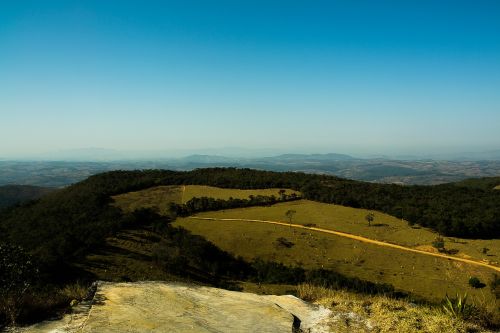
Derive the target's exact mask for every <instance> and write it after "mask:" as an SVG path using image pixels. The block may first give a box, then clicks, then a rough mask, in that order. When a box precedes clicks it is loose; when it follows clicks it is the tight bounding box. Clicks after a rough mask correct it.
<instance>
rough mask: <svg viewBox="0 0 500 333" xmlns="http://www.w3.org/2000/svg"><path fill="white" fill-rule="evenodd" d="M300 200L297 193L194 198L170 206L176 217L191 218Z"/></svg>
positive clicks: (289, 212) (290, 212) (172, 203)
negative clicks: (245, 197)
mask: <svg viewBox="0 0 500 333" xmlns="http://www.w3.org/2000/svg"><path fill="white" fill-rule="evenodd" d="M299 199H300V197H299V196H297V195H296V194H295V193H292V194H291V195H290V196H287V195H286V194H284V193H280V196H279V198H276V197H275V196H274V195H272V196H270V197H266V196H262V195H256V196H255V195H250V196H249V198H248V199H234V198H232V197H230V198H229V199H227V200H224V199H214V198H207V197H201V198H192V199H190V200H189V201H187V202H186V203H185V204H182V205H179V204H176V203H174V202H171V203H170V205H169V211H170V212H171V213H172V214H173V215H174V216H189V215H192V214H195V213H198V212H207V211H215V210H224V209H234V208H242V207H253V206H271V205H274V204H276V203H278V202H286V201H294V200H299ZM287 214H289V215H290V216H289V218H290V221H291V218H292V216H293V212H292V211H288V212H287Z"/></svg>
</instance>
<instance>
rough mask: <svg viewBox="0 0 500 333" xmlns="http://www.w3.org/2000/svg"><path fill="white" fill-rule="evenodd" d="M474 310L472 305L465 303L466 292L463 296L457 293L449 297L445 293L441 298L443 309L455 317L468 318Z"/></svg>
mask: <svg viewBox="0 0 500 333" xmlns="http://www.w3.org/2000/svg"><path fill="white" fill-rule="evenodd" d="M474 310H475V309H474V307H473V306H472V305H471V304H468V303H467V293H466V294H465V295H464V296H460V295H459V294H457V296H456V297H455V298H449V297H448V295H446V297H445V299H444V300H443V311H444V312H445V313H447V314H448V315H450V316H452V317H455V318H460V319H468V318H470V317H471V316H472V314H473V312H474Z"/></svg>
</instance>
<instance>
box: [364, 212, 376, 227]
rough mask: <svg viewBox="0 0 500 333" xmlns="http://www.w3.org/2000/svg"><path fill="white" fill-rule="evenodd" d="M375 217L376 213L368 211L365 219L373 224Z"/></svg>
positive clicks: (369, 224)
mask: <svg viewBox="0 0 500 333" xmlns="http://www.w3.org/2000/svg"><path fill="white" fill-rule="evenodd" d="M374 219H375V215H373V213H368V214H366V216H365V220H366V221H367V222H368V226H371V225H372V222H373V220H374Z"/></svg>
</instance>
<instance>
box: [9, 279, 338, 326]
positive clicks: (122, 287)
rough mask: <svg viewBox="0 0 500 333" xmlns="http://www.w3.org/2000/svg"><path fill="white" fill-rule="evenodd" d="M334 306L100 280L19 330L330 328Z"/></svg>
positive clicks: (180, 286) (196, 288)
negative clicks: (62, 309) (87, 297)
mask: <svg viewBox="0 0 500 333" xmlns="http://www.w3.org/2000/svg"><path fill="white" fill-rule="evenodd" d="M331 318H332V315H331V311H330V310H328V309H326V308H324V307H320V306H316V305H311V304H308V303H306V302H304V301H302V300H300V299H298V298H296V297H294V296H289V295H286V296H273V295H269V296H263V295H257V294H251V293H242V292H236V291H228V290H224V289H217V288H210V287H200V286H194V285H185V284H175V283H162V282H136V283H105V282H100V283H99V284H98V287H97V291H96V294H95V296H94V299H93V301H92V303H91V304H88V305H86V304H82V305H80V306H79V307H77V309H75V311H74V313H73V314H69V315H66V316H65V317H64V318H62V319H60V320H57V321H46V322H43V323H40V324H37V325H34V326H31V327H27V328H24V329H18V330H16V332H30V333H31V332H33V333H35V332H37V333H38V332H54V333H56V332H61V333H62V332H99V333H106V332H124V333H125V332H179V333H181V332H182V333H184V332H259V333H262V332H272V333H276V332H292V331H294V328H295V329H298V328H300V329H301V330H302V331H303V332H310V333H320V332H329V329H328V327H329V326H330V325H329V323H330V321H331Z"/></svg>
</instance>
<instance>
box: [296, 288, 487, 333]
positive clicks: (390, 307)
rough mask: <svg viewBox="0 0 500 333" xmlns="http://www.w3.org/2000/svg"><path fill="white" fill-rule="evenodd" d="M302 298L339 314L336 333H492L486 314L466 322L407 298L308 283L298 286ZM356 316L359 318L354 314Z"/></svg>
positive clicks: (333, 324) (434, 307) (437, 308)
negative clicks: (485, 325)
mask: <svg viewBox="0 0 500 333" xmlns="http://www.w3.org/2000/svg"><path fill="white" fill-rule="evenodd" d="M298 296H299V297H300V298H302V299H306V300H308V301H310V302H314V303H316V304H320V305H323V306H325V307H327V308H330V309H331V310H332V311H335V312H336V314H337V315H336V318H337V320H334V321H333V323H332V324H331V327H330V328H331V330H332V331H334V332H380V333H392V332H398V333H415V332H425V333H467V332H492V331H490V330H487V329H485V328H484V324H485V323H487V321H488V318H484V317H483V314H479V315H478V313H477V312H476V311H474V315H473V316H468V317H467V319H466V320H464V319H463V318H461V317H456V316H453V315H450V314H448V313H447V312H446V311H444V310H443V307H442V305H441V304H440V305H439V306H435V305H430V304H419V305H418V306H416V305H415V303H414V302H411V301H410V300H407V299H394V298H393V297H390V296H387V295H363V294H359V293H352V292H349V291H344V290H332V289H330V288H325V287H322V286H317V285H311V284H307V283H305V284H301V285H299V286H298ZM450 302H452V303H451V304H452V307H453V309H454V311H455V312H457V310H456V305H454V304H456V302H455V301H454V300H450ZM467 305H469V304H468V303H467ZM353 313H354V314H355V315H352V314H353ZM368 323H369V325H367V324H368ZM367 326H369V328H368V327H367Z"/></svg>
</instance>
